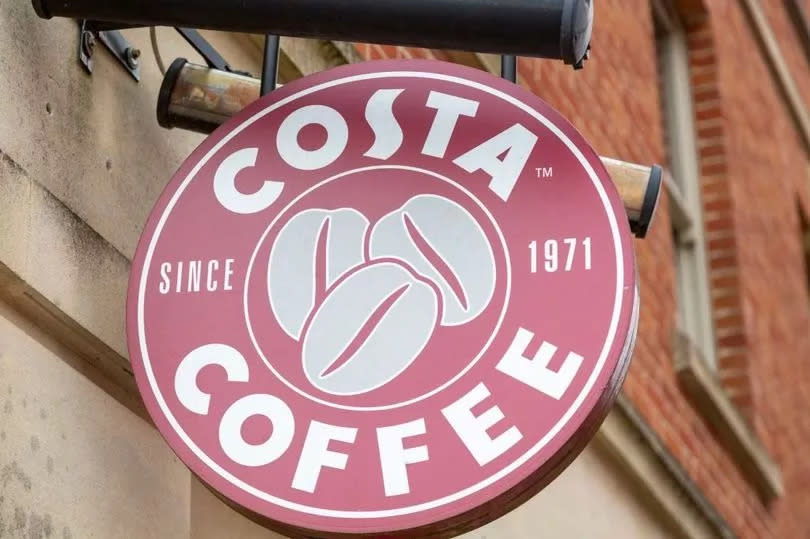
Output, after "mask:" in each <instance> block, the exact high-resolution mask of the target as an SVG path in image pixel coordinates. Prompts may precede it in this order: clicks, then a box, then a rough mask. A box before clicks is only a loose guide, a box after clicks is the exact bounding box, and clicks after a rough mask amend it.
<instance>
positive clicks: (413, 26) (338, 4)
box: [32, 0, 593, 65]
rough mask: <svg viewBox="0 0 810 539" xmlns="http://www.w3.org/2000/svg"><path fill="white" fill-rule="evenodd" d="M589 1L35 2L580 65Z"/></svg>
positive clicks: (87, 15)
mask: <svg viewBox="0 0 810 539" xmlns="http://www.w3.org/2000/svg"><path fill="white" fill-rule="evenodd" d="M592 1H593V0H499V1H497V2H493V1H492V0H385V1H381V0H352V1H346V0H240V1H239V2H234V1H233V0H172V1H170V2H168V1H166V0H138V1H110V0H70V1H66V0H32V3H33V6H34V9H35V10H36V12H37V14H39V16H40V17H43V18H50V17H55V16H56V17H72V18H76V19H88V20H100V21H114V22H120V23H127V24H140V25H144V26H180V27H192V28H204V29H213V30H226V31H236V32H253V33H259V34H276V35H289V36H300V37H314V38H320V39H337V40H342V41H352V42H368V43H389V44H397V45H411V46H420V47H428V48H434V49H461V50H471V51H479V52H490V53H495V54H515V55H519V56H534V57H541V58H558V59H562V60H564V61H565V62H566V63H569V64H574V65H581V62H582V60H583V58H584V56H585V51H586V49H587V47H588V44H589V43H590V38H591V30H592V23H593V5H592Z"/></svg>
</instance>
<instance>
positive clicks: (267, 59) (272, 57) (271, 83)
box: [260, 34, 280, 95]
mask: <svg viewBox="0 0 810 539" xmlns="http://www.w3.org/2000/svg"><path fill="white" fill-rule="evenodd" d="M279 42H280V39H279V37H278V36H277V35H273V34H268V35H267V37H265V38H264V61H263V62H262V85H261V90H260V94H261V95H267V94H268V93H270V92H272V91H273V90H275V89H276V81H277V80H278V53H279Z"/></svg>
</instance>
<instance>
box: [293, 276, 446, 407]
mask: <svg viewBox="0 0 810 539" xmlns="http://www.w3.org/2000/svg"><path fill="white" fill-rule="evenodd" d="M437 314H438V298H437V297H436V293H435V292H434V290H433V288H432V287H431V286H430V285H428V284H426V283H424V282H422V281H419V280H417V279H416V277H415V276H414V275H413V274H412V273H411V272H410V271H408V270H407V269H406V268H405V267H404V266H402V265H400V264H397V263H392V262H381V263H372V264H370V265H368V266H365V267H363V268H361V269H360V270H359V271H357V272H356V273H353V274H351V275H350V276H349V277H348V278H347V279H346V280H344V281H342V282H341V283H340V284H339V285H338V286H336V287H335V289H334V290H332V291H331V292H330V294H329V295H328V296H327V298H326V300H324V302H323V303H322V304H321V305H320V307H319V308H318V310H317V311H316V313H315V316H314V317H313V318H312V322H311V324H310V325H309V328H308V329H307V331H306V334H305V337H304V346H303V352H302V356H303V363H304V372H305V373H306V375H307V378H308V379H309V381H310V382H311V383H312V384H313V385H314V386H315V387H317V388H318V389H321V390H323V391H326V392H328V393H332V394H336V395H356V394H358V393H364V392H367V391H371V390H372V389H375V388H377V387H380V386H382V385H384V384H385V383H386V382H389V381H391V380H393V379H394V378H395V377H396V376H397V375H398V374H399V373H401V372H402V371H404V370H405V369H406V368H407V367H408V366H409V365H410V364H411V363H412V362H413V361H414V360H415V359H416V358H417V357H418V356H419V353H420V352H421V351H422V349H424V347H425V345H427V343H428V341H429V340H430V337H431V336H432V335H433V331H434V329H435V326H436V318H437Z"/></svg>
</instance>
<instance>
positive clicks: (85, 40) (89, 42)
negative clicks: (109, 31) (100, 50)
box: [82, 30, 96, 56]
mask: <svg viewBox="0 0 810 539" xmlns="http://www.w3.org/2000/svg"><path fill="white" fill-rule="evenodd" d="M82 47H83V48H84V53H85V54H86V55H88V56H91V55H92V54H93V49H95V47H96V36H94V35H93V33H92V32H88V31H86V30H85V31H84V33H83V34H82Z"/></svg>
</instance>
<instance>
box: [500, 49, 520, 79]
mask: <svg viewBox="0 0 810 539" xmlns="http://www.w3.org/2000/svg"><path fill="white" fill-rule="evenodd" d="M501 78H503V79H506V80H508V81H512V82H514V83H515V84H517V56H514V55H512V54H504V55H502V56H501Z"/></svg>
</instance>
